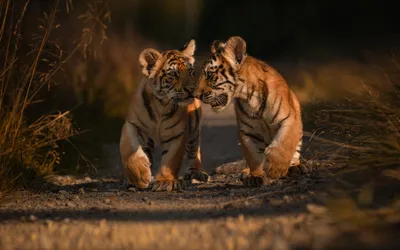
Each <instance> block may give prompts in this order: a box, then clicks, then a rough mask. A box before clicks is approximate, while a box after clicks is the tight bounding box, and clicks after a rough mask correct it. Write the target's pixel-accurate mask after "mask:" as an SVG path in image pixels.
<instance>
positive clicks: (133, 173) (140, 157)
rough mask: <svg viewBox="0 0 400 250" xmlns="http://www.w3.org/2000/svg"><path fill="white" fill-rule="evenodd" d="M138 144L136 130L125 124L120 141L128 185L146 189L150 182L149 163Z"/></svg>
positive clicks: (140, 145) (143, 150)
mask: <svg viewBox="0 0 400 250" xmlns="http://www.w3.org/2000/svg"><path fill="white" fill-rule="evenodd" d="M145 151H147V149H146V148H145V149H143V147H142V144H141V143H140V139H139V133H138V129H137V128H136V127H134V126H133V125H132V124H130V123H128V122H126V123H125V124H124V127H123V128H122V134H121V140H120V153H121V160H122V164H123V166H124V170H125V174H126V177H127V178H128V181H129V183H131V184H133V185H134V186H135V187H137V188H147V187H148V186H149V184H150V182H151V169H150V166H151V161H150V159H149V157H148V155H147V154H146V153H145Z"/></svg>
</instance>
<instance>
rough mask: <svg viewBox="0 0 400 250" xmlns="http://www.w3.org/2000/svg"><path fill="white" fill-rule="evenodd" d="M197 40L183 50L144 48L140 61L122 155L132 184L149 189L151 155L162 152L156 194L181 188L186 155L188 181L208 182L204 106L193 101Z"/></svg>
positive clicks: (121, 149)
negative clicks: (202, 126)
mask: <svg viewBox="0 0 400 250" xmlns="http://www.w3.org/2000/svg"><path fill="white" fill-rule="evenodd" d="M195 47H196V46H195V41H194V40H191V41H190V42H189V43H188V44H187V45H186V46H185V47H184V48H183V49H182V50H168V51H165V52H162V53H161V52H159V51H157V50H155V49H145V50H144V51H142V53H141V54H140V56H139V62H140V65H141V66H142V74H143V76H142V80H141V82H140V83H139V87H138V88H137V91H136V92H135V93H134V95H133V96H132V98H131V101H130V104H129V111H128V115H127V117H126V121H125V123H124V125H123V128H122V133H121V139H120V153H121V160H122V164H123V166H124V169H125V174H126V176H127V178H128V180H129V182H130V183H131V184H133V185H135V186H136V187H138V188H147V187H149V186H150V183H151V180H152V173H151V168H150V167H151V165H152V151H153V149H154V146H155V144H159V145H160V147H161V149H162V153H161V154H162V158H161V168H160V171H159V173H158V174H157V175H156V176H155V181H154V183H153V186H152V189H153V190H154V191H171V190H173V189H180V188H182V184H183V183H182V181H178V173H179V170H180V168H181V165H182V162H183V158H184V156H185V155H186V158H187V160H188V164H189V166H188V169H187V171H186V174H185V178H186V179H198V180H200V181H207V179H208V175H207V174H206V173H205V172H204V171H203V170H202V165H201V154H200V138H199V137H200V118H201V109H200V101H199V100H198V99H196V98H194V91H195V89H196V87H197V86H196V81H195V78H194V70H193V63H194V61H195V59H194V57H193V55H194V51H195Z"/></svg>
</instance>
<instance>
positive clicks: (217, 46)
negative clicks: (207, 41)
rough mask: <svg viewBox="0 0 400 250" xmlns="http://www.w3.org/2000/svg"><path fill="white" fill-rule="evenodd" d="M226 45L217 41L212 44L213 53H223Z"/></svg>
mask: <svg viewBox="0 0 400 250" xmlns="http://www.w3.org/2000/svg"><path fill="white" fill-rule="evenodd" d="M225 45H226V43H225V42H223V41H219V40H216V41H214V42H213V43H212V44H211V52H212V53H213V54H214V53H216V52H222V51H223V50H224V48H225Z"/></svg>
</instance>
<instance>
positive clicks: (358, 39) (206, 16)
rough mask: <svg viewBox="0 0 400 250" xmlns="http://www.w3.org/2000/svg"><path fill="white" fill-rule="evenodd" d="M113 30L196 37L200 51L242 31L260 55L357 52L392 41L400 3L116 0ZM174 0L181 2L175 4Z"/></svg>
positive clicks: (163, 38)
mask: <svg viewBox="0 0 400 250" xmlns="http://www.w3.org/2000/svg"><path fill="white" fill-rule="evenodd" d="M114 2H115V3H113V4H111V5H112V9H114V8H115V10H114V11H113V13H112V14H113V21H112V23H111V24H112V25H111V26H112V30H113V31H115V32H123V31H124V30H125V29H129V28H135V29H136V30H137V31H138V32H140V34H142V35H143V36H146V37H147V38H148V39H151V40H155V41H159V42H161V43H164V44H167V45H169V46H180V44H182V43H185V42H186V40H188V38H189V37H194V38H196V40H197V42H198V47H199V50H200V51H203V50H208V46H209V44H210V43H211V42H212V41H213V40H215V39H222V40H224V39H227V37H229V36H233V35H240V36H242V37H243V38H244V39H245V40H246V41H247V43H248V50H249V53H250V54H252V55H256V56H258V57H262V58H271V59H275V58H279V57H280V56H282V55H287V54H291V55H293V56H294V55H297V54H303V53H304V51H309V50H315V49H316V48H322V47H323V48H326V47H328V48H327V49H331V50H335V51H336V52H337V53H340V54H347V53H350V54H351V53H353V54H355V53H356V52H357V51H354V50H360V49H361V48H375V49H376V48H380V46H381V45H388V44H394V43H395V41H394V40H393V39H394V38H396V36H397V35H398V34H399V26H398V23H399V20H398V16H397V12H398V9H397V8H396V7H395V2H394V1H392V2H390V1H343V0H339V1H256V0H248V1H222V0H217V1H216V0H193V1H191V0H187V1H184V0H170V1H157V0H146V1H114ZM176 5H180V6H179V7H177V6H176Z"/></svg>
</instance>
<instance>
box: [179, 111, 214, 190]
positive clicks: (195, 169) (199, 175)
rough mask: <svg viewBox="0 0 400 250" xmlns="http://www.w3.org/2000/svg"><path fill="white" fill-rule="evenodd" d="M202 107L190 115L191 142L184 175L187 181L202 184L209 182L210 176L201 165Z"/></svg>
mask: <svg viewBox="0 0 400 250" xmlns="http://www.w3.org/2000/svg"><path fill="white" fill-rule="evenodd" d="M200 115H201V110H200V107H199V108H198V109H196V110H194V111H193V112H191V113H189V119H190V121H189V140H188V143H187V145H186V159H187V161H188V167H187V169H186V173H185V175H184V179H185V180H192V179H196V180H198V181H201V182H207V181H208V178H209V176H208V174H207V173H206V172H205V171H204V170H203V168H202V165H201V153H200Z"/></svg>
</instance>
